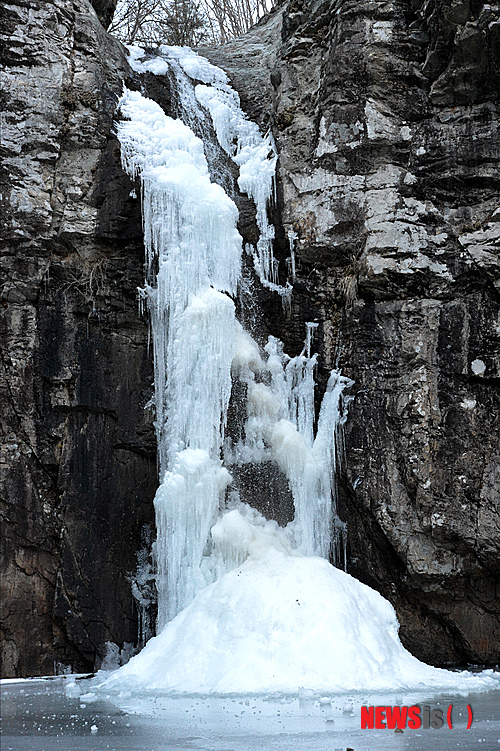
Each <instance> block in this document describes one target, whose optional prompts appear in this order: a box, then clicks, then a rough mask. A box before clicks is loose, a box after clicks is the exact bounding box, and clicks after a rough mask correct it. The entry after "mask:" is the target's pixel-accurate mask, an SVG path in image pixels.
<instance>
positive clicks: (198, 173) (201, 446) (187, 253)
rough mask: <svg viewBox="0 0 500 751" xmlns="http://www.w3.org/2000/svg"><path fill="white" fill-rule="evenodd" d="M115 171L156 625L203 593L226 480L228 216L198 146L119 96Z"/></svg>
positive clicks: (232, 325)
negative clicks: (148, 365) (132, 216)
mask: <svg viewBox="0 0 500 751" xmlns="http://www.w3.org/2000/svg"><path fill="white" fill-rule="evenodd" d="M120 106H121V113H122V116H123V117H124V118H126V119H125V120H123V121H121V122H120V123H119V125H118V137H119V139H120V143H121V148H122V161H123V165H124V167H125V169H126V170H127V171H128V173H129V174H130V175H132V176H134V177H135V176H137V175H139V176H140V178H141V183H142V205H143V222H144V242H145V246H146V266H147V277H146V287H145V292H144V295H145V297H146V301H147V305H148V308H149V313H150V320H151V330H152V340H153V350H154V367H155V402H156V433H157V440H158V452H159V463H160V481H161V485H160V487H159V489H158V491H157V494H156V498H155V509H156V523H157V542H156V558H157V588H158V608H159V614H158V626H159V628H160V629H161V628H162V627H163V625H164V624H165V623H166V622H167V621H169V620H170V619H171V618H172V617H173V616H175V615H176V613H177V612H178V611H179V610H181V609H182V608H183V607H184V606H185V605H186V604H187V603H188V602H189V601H190V600H191V599H192V597H193V596H194V595H195V594H196V591H197V590H198V589H199V588H200V587H201V586H203V585H204V582H203V581H202V580H201V578H200V577H201V574H200V569H199V567H200V563H201V559H202V556H203V549H204V546H205V544H206V541H207V539H208V537H209V534H210V528H211V526H212V525H213V523H214V522H215V520H216V516H217V511H218V507H219V502H220V499H221V497H223V493H224V490H225V488H226V485H227V483H228V482H229V480H230V475H229V473H228V472H227V470H226V469H224V468H223V467H222V464H221V460H220V450H221V444H222V436H223V426H224V422H225V419H226V411H227V405H228V401H229V396H230V393H231V361H232V359H233V355H234V349H235V337H236V320H235V313H234V304H233V302H232V300H231V298H230V297H229V296H228V294H226V293H229V294H231V295H234V294H235V293H236V286H237V281H238V278H239V274H240V260H241V238H240V236H239V233H238V232H237V229H236V222H237V209H236V206H235V205H234V203H233V202H232V201H231V200H230V198H229V197H228V196H227V195H226V193H225V192H224V190H223V189H222V188H221V187H219V186H218V185H215V184H212V183H211V182H210V179H209V175H208V168H207V163H206V160H205V155H204V151H203V144H202V142H201V141H200V140H199V139H198V138H196V136H195V135H194V134H193V132H192V131H191V130H190V129H189V128H188V127H186V126H185V125H184V124H183V123H181V122H180V121H176V120H173V119H172V118H170V117H167V116H166V115H165V114H164V112H163V110H162V109H161V107H159V105H157V104H156V103H155V102H153V101H151V100H149V99H146V98H145V97H143V96H141V94H139V93H138V92H131V91H127V90H125V93H124V95H123V97H122V100H121V105H120Z"/></svg>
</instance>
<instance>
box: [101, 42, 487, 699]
mask: <svg viewBox="0 0 500 751" xmlns="http://www.w3.org/2000/svg"><path fill="white" fill-rule="evenodd" d="M130 63H131V65H132V67H133V68H134V69H135V70H136V71H137V72H145V71H149V72H151V73H155V74H158V75H163V74H165V73H167V72H168V71H171V70H172V69H173V68H176V69H177V71H179V70H182V75H183V76H184V77H185V76H188V77H189V78H191V79H192V80H193V82H194V84H195V85H196V87H195V95H193V93H192V92H193V87H192V86H191V84H187V83H186V80H184V79H182V80H181V78H180V77H179V76H178V80H179V90H180V93H181V95H182V96H184V97H186V99H187V100H189V101H186V102H185V110H186V112H189V111H191V112H193V113H194V112H195V110H196V108H199V106H200V105H202V106H203V107H204V108H205V109H206V110H208V111H209V113H210V115H211V118H212V120H213V124H214V128H215V131H216V133H217V138H218V140H219V143H220V145H221V146H222V148H223V149H224V150H225V151H226V152H227V153H228V154H229V155H230V156H231V158H233V159H234V161H235V162H236V163H237V164H238V165H239V168H240V177H239V186H240V188H241V190H244V191H246V192H247V193H248V194H249V195H250V196H252V197H253V198H254V200H255V203H256V208H257V223H258V226H259V229H260V233H261V236H260V239H259V242H258V245H257V249H256V251H255V254H254V265H255V269H256V271H257V273H258V275H259V277H260V279H261V281H262V283H263V284H265V285H266V286H268V287H270V288H271V289H274V290H275V291H277V292H278V293H279V294H281V296H282V297H283V299H287V295H289V293H290V291H291V287H290V285H287V286H286V287H280V285H279V284H278V283H277V279H278V277H277V266H276V263H275V259H274V257H273V254H272V240H273V228H272V226H271V225H270V223H269V221H268V218H267V208H268V202H269V199H270V196H271V193H272V190H273V183H274V170H275V163H276V154H275V150H274V146H273V144H272V139H271V138H270V136H268V137H262V136H261V134H260V133H259V131H258V128H257V126H256V125H254V124H253V123H250V121H248V120H247V118H246V117H245V116H244V115H243V113H242V112H241V109H240V107H239V101H238V97H237V95H236V93H235V92H233V91H232V90H231V89H230V87H229V86H228V82H227V77H226V75H225V74H224V73H223V72H222V71H220V70H219V69H218V68H215V67H214V66H213V65H211V64H210V63H209V62H208V61H206V60H204V59H203V58H201V57H199V56H198V55H196V54H195V53H194V52H192V51H191V50H188V49H185V48H161V55H160V57H156V58H152V59H151V58H150V59H147V58H146V56H145V53H144V52H143V51H142V50H139V49H138V48H131V49H130ZM200 81H201V83H199V82H200ZM189 86H191V90H190V91H191V93H190V92H189ZM189 97H191V99H189ZM195 97H196V98H195ZM119 109H120V114H121V118H122V119H121V120H120V121H119V122H118V125H117V135H118V138H119V141H120V144H121V151H122V163H123V166H124V168H125V170H126V171H127V172H128V174H129V175H130V176H131V177H133V178H137V177H139V178H140V181H141V188H142V211H143V223H144V242H145V248H146V280H145V286H144V288H143V289H142V290H141V296H142V300H143V303H144V305H145V306H146V307H147V309H148V312H149V318H150V324H151V332H152V342H153V353H154V376H155V407H156V421H155V428H156V435H157V441H158V456H159V471H160V486H159V488H158V491H157V493H156V497H155V511H156V523H157V540H156V543H155V545H156V550H155V555H156V564H157V575H156V584H157V590H158V610H159V614H158V634H159V635H158V636H157V637H154V638H152V639H151V640H150V641H149V642H148V643H147V645H146V646H145V648H144V649H143V650H142V652H141V653H140V654H139V655H137V656H136V657H134V658H133V659H132V660H130V662H129V663H128V664H127V665H125V666H123V667H122V668H120V669H119V670H118V671H116V672H115V673H113V674H112V675H111V676H110V677H109V678H107V679H106V680H105V684H104V685H105V687H106V691H108V690H113V688H117V689H118V690H120V689H121V687H122V686H124V685H127V686H129V687H132V688H138V689H139V690H142V689H143V688H153V689H161V690H168V691H172V692H181V693H182V692H221V693H231V692H235V691H236V692H243V693H247V692H253V693H256V692H264V693H265V692H268V691H282V692H286V693H296V692H297V690H298V688H299V686H305V687H306V688H314V689H318V690H321V691H326V690H329V691H343V690H357V689H383V688H389V689H394V688H400V687H410V686H416V685H419V684H420V683H422V682H425V683H426V684H427V685H428V686H433V687H442V688H455V687H462V686H466V687H469V688H478V689H480V688H485V687H486V688H489V687H494V686H497V685H498V682H495V681H494V679H493V678H492V677H491V676H488V677H485V678H482V677H478V678H474V677H471V676H470V675H468V674H463V675H457V674H454V673H450V672H448V671H444V670H437V669H434V668H430V667H429V666H427V665H424V664H423V663H420V662H419V661H418V660H416V659H415V658H414V657H412V656H411V655H410V654H409V653H408V652H407V651H406V650H405V649H404V648H403V647H402V645H401V643H400V641H399V638H398V635H397V632H398V623H397V619H396V615H395V612H394V609H393V608H392V606H391V605H390V604H389V603H388V602H387V601H386V600H384V598H383V597H381V595H379V594H378V593H377V592H375V591H374V590H372V589H370V588H369V587H367V586H365V585H363V584H361V583H359V582H357V581H356V580H355V579H353V578H352V577H350V576H349V575H348V574H346V573H344V572H343V571H341V570H339V569H336V568H334V567H333V566H331V565H330V563H329V562H328V561H327V560H325V558H328V556H329V554H330V553H331V552H332V551H331V540H332V538H333V539H335V530H336V529H337V531H338V529H339V523H338V520H337V518H336V514H335V474H336V461H337V457H338V455H339V449H340V445H339V444H340V442H341V428H342V424H343V421H344V420H345V400H344V399H343V392H344V391H345V389H346V388H347V387H349V386H350V385H351V382H350V381H349V380H348V379H347V378H345V377H343V376H342V375H341V374H340V372H338V371H333V372H332V373H331V375H330V379H329V381H328V386H327V389H326V393H325V395H324V398H323V402H322V405H321V409H320V413H319V417H318V421H317V425H316V423H315V409H314V388H315V384H314V368H315V365H316V355H314V354H311V344H312V340H313V335H314V331H315V329H316V326H317V324H315V323H308V324H307V325H306V340H305V343H304V349H303V351H302V352H301V354H300V355H298V356H297V357H292V358H291V357H288V356H287V355H286V354H285V353H284V352H283V346H282V344H281V342H279V341H278V340H277V339H275V338H273V337H270V338H269V340H268V342H267V345H266V347H265V348H264V351H262V350H260V349H259V347H258V346H257V344H256V342H255V341H254V340H253V339H252V337H251V336H250V334H249V333H248V332H247V331H245V330H244V328H243V327H242V326H241V324H240V323H239V322H238V321H237V320H236V316H235V306H234V303H233V299H232V298H233V297H234V296H235V295H236V293H237V287H238V281H239V279H240V267H241V254H242V240H241V237H240V235H239V233H238V231H237V229H236V222H237V218H238V216H237V214H238V212H237V208H236V206H235V204H234V203H233V201H232V200H231V199H230V198H229V197H228V195H227V194H226V193H225V191H224V190H223V189H222V188H221V187H220V186H219V185H217V184H215V183H212V182H211V180H210V177H209V171H208V165H207V160H206V157H205V153H204V144H203V143H202V141H201V140H200V139H199V138H197V137H196V136H195V135H194V133H193V131H192V130H191V129H190V128H189V127H188V126H187V125H186V124H184V123H183V122H181V121H180V120H174V119H172V118H171V117H168V116H167V115H166V114H165V113H164V112H163V110H162V108H161V107H160V106H159V105H158V104H156V103H155V102H153V101H152V100H150V99H148V98H146V97H144V96H143V95H142V94H140V93H139V92H134V91H129V90H127V89H124V93H123V96H122V98H121V101H120V104H119ZM295 239H296V237H295V235H294V234H293V232H291V233H290V234H289V241H290V248H291V253H292V256H291V263H290V265H291V270H292V274H293V275H295V255H294V241H295ZM235 381H239V382H240V384H241V385H242V386H244V389H243V390H244V391H245V393H246V399H245V404H244V425H243V431H242V433H241V435H240V437H239V438H238V439H236V437H233V438H231V437H230V436H227V435H225V424H226V418H227V411H228V405H229V400H230V397H231V390H232V384H233V383H234V382H235ZM222 456H223V457H224V463H223V461H222V458H221V457H222ZM262 461H266V462H267V461H271V462H274V464H275V465H277V467H279V469H280V470H281V471H282V472H283V473H284V474H285V476H286V478H287V480H288V485H289V488H290V490H291V493H292V495H293V501H294V506H295V519H294V521H293V522H292V523H291V524H289V525H288V527H287V528H284V529H283V528H280V527H278V525H277V523H276V522H274V521H267V520H266V519H265V518H264V517H263V516H261V515H260V514H259V513H258V512H257V511H256V510H255V509H252V508H251V507H250V506H248V505H246V504H244V503H242V502H241V501H239V500H238V498H237V497H233V498H232V499H229V500H228V498H227V497H226V496H227V493H226V491H227V488H228V486H229V484H230V483H231V474H230V472H229V471H228V469H227V467H232V466H235V465H237V464H238V463H248V462H250V463H258V462H262Z"/></svg>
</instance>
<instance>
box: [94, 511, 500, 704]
mask: <svg viewBox="0 0 500 751" xmlns="http://www.w3.org/2000/svg"><path fill="white" fill-rule="evenodd" d="M224 527H225V529H224ZM250 527H251V525H249V524H248V523H247V522H245V520H244V519H243V518H242V517H241V516H240V514H239V512H238V511H236V510H234V511H232V512H230V514H228V515H226V517H224V519H223V520H222V521H220V522H219V523H218V529H217V528H216V530H214V533H215V536H216V537H217V538H218V539H219V542H220V538H225V539H226V540H229V541H231V544H234V541H235V540H237V539H238V536H239V539H240V540H241V542H242V545H243V547H246V551H247V553H248V554H249V555H248V558H247V559H246V560H245V562H244V563H242V564H241V565H240V566H238V567H237V568H235V569H233V570H232V571H229V572H228V573H227V574H225V575H224V576H222V577H221V578H220V579H219V580H218V581H216V582H215V583H214V584H211V585H210V586H209V587H207V588H206V589H205V590H203V591H202V592H200V593H199V594H198V595H197V597H196V598H195V599H194V600H193V602H192V603H191V604H190V605H189V606H188V607H187V608H186V609H185V610H183V611H182V612H181V613H179V615H178V616H177V617H176V618H175V619H174V620H173V621H172V622H171V623H169V624H168V625H167V626H166V627H165V629H164V630H163V632H162V633H161V634H160V635H159V636H157V637H155V638H153V639H151V640H150V641H149V642H148V644H147V645H146V647H145V648H144V650H143V651H142V652H141V653H140V654H139V655H137V656H136V657H133V658H132V660H131V661H130V662H129V663H128V664H127V665H125V666H124V667H123V668H121V669H120V671H118V672H117V673H115V674H113V675H112V676H111V677H110V678H109V679H108V680H106V681H105V682H104V684H102V685H103V686H104V687H105V688H106V690H109V689H113V688H116V689H119V690H123V689H132V690H134V689H139V690H141V689H154V690H162V691H167V692H173V693H220V694H228V693H238V694H245V693H258V694H265V693H270V692H282V693H289V694H296V693H297V692H298V690H299V688H301V687H302V688H306V689H313V690H315V691H321V692H328V693H332V692H335V693H339V692H346V691H349V692H351V691H358V690H370V691H371V690H384V691H386V690H395V689H396V690H397V689H406V688H410V689H418V688H425V689H427V690H429V689H440V690H442V689H454V690H481V689H483V690H484V689H491V688H498V687H500V681H499V680H495V679H494V678H493V677H492V676H491V675H488V676H484V675H483V676H473V675H471V674H469V673H465V672H464V673H453V672H450V671H447V670H441V669H438V668H432V667H429V666H428V665H425V664H423V663H421V662H419V660H417V659H416V658H415V657H413V656H412V655H411V654H410V653H409V652H408V651H407V650H406V649H404V648H403V646H402V645H401V643H400V641H399V639H398V622H397V619H396V615H395V612H394V609H393V607H392V606H391V605H390V603H389V602H387V600H385V599H384V598H383V597H382V596H381V595H380V594H378V593H377V592H375V591H374V590H373V589H371V588H370V587H367V586H366V585H364V584H361V583H360V582H358V581H357V580H356V579H354V578H353V577H352V576H349V575H348V574H346V573H344V572H343V571H340V570H339V569H336V568H334V567H333V566H331V565H330V564H329V563H328V561H326V560H324V559H322V558H317V557H305V556H299V555H296V554H295V555H293V554H290V552H287V550H286V542H285V541H283V540H281V543H280V545H279V546H277V545H276V544H275V542H274V540H273V539H272V538H273V535H272V534H268V533H269V530H267V531H266V530H265V529H261V530H260V531H259V530H258V529H256V530H254V532H255V534H254V535H252V530H251V529H250ZM266 534H267V539H266Z"/></svg>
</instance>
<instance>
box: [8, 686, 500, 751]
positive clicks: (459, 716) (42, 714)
mask: <svg viewBox="0 0 500 751" xmlns="http://www.w3.org/2000/svg"><path fill="white" fill-rule="evenodd" d="M71 682H72V681H71V679H68V678H56V679H46V680H28V681H19V682H15V683H12V682H5V681H3V682H2V686H1V688H2V720H3V729H2V751H107V750H109V751H171V750H172V751H174V750H177V749H200V751H254V749H255V751H257V750H258V751H260V750H261V749H266V751H278V750H279V751H285V750H286V751H345V749H348V748H349V749H353V750H354V751H382V750H383V751H393V749H394V750H397V751H399V750H401V751H403V750H404V751H406V749H409V750H410V751H451V750H452V749H453V750H455V749H458V750H459V751H466V750H468V749H479V750H481V749H484V751H486V750H487V751H494V750H495V749H497V748H498V749H500V691H490V692H485V693H481V694H469V695H468V696H464V695H461V696H459V695H451V694H446V695H445V694H441V695H439V696H431V695H424V694H420V695H417V694H416V693H412V694H406V695H405V694H402V693H399V694H384V695H381V694H379V695H373V694H371V695H368V694H366V695H364V694H363V695H362V694H358V695H353V696H351V697H347V698H346V696H345V695H344V696H343V697H335V696H330V697H328V698H329V699H330V700H331V703H330V704H326V703H323V704H321V703H320V701H319V700H318V699H315V698H305V699H301V700H299V699H298V698H281V699H280V697H279V696H274V697H267V698H263V697H260V698H255V697H254V698H252V697H248V696H247V697H231V698H217V697H208V698H207V697H192V698H172V697H167V696H162V695H161V694H158V693H156V694H153V693H151V694H150V695H148V694H146V693H142V694H141V695H140V696H139V697H137V696H133V695H131V694H130V693H129V694H126V695H122V696H121V697H119V698H117V699H116V698H115V699H114V701H115V702H117V703H115V704H114V703H111V701H109V700H107V699H106V698H97V695H96V694H95V693H94V692H93V690H92V683H91V681H90V680H88V679H87V680H81V681H78V682H77V684H76V685H77V687H76V688H73V689H71V688H70V684H71ZM73 685H74V684H73ZM78 692H79V695H75V694H77V693H78ZM68 694H69V695H68ZM321 698H322V701H323V702H324V701H325V699H324V698H323V697H321ZM396 703H402V704H403V705H411V704H415V703H418V704H428V705H430V706H431V707H433V708H437V707H442V708H444V710H445V711H444V714H445V715H446V710H447V708H448V706H449V704H453V729H452V730H449V729H448V728H447V727H446V726H445V727H443V728H442V729H440V730H432V729H429V730H424V729H420V730H409V729H406V730H405V731H404V732H403V733H395V732H394V731H389V730H378V731H377V730H361V729H360V706H361V705H362V704H366V705H375V706H376V705H393V704H396ZM467 704H470V705H471V707H472V709H473V712H474V721H473V724H472V728H471V729H470V730H467V729H466V718H467V712H466V706H467Z"/></svg>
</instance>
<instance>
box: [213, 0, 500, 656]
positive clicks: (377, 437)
mask: <svg viewBox="0 0 500 751" xmlns="http://www.w3.org/2000/svg"><path fill="white" fill-rule="evenodd" d="M499 40H500V13H499V9H498V7H497V6H495V7H492V6H490V5H482V4H481V3H476V4H474V3H470V2H463V3H461V2H459V3H456V4H453V5H452V6H450V5H449V4H447V3H444V2H442V1H441V0H434V2H431V3H420V2H418V1H417V2H413V3H410V2H408V1H407V0H398V1H397V2H393V3H389V4H388V3H385V2H384V3H378V2H376V3H373V2H364V1H361V2H360V1H359V0H352V1H351V2H347V3H338V2H336V1H335V0H334V1H333V2H321V1H319V0H318V1H316V2H314V3H312V4H311V3H303V2H302V0H291V2H290V3H289V4H288V5H285V6H282V7H281V8H280V9H278V10H277V11H275V13H274V14H273V15H272V16H271V17H270V18H269V19H267V20H266V21H264V22H263V23H262V24H261V26H260V27H257V28H256V29H254V30H252V31H251V32H250V33H249V35H247V37H244V38H242V39H240V40H235V41H234V42H232V43H230V44H228V45H226V46H225V47H224V48H223V49H222V50H207V51H206V54H207V56H208V57H209V58H210V59H211V60H212V61H213V62H215V63H216V64H220V65H221V66H222V67H224V68H225V69H226V70H227V71H228V72H229V74H230V77H231V80H232V82H233V85H235V87H236V88H237V89H238V90H239V91H240V95H241V99H242V102H243V104H244V106H246V107H247V108H248V111H249V112H250V113H251V115H252V116H254V117H257V118H259V121H260V122H261V124H262V125H263V127H268V126H271V127H272V128H273V133H274V135H275V139H276V144H277V148H278V152H279V186H278V193H279V205H278V207H277V211H278V213H279V216H280V220H281V223H282V231H281V233H278V239H279V238H281V241H279V242H278V244H277V253H278V254H281V256H282V257H283V258H284V257H285V256H286V254H287V252H288V249H287V244H286V240H284V237H285V234H286V231H288V230H290V229H291V230H293V231H295V233H296V234H297V235H298V238H297V240H296V253H297V258H298V262H297V263H298V271H297V280H296V284H295V286H294V297H293V304H292V315H291V317H290V319H288V320H287V319H286V318H285V317H284V316H282V315H281V314H280V313H279V312H277V311H276V316H275V326H276V332H277V333H278V335H281V337H282V338H283V339H284V340H285V342H286V345H287V348H288V351H290V352H291V353H295V352H296V351H297V348H298V347H299V346H300V344H299V342H300V336H301V334H302V331H303V329H302V323H299V322H302V321H304V320H316V321H318V322H319V323H320V328H319V332H320V336H321V344H320V348H321V354H322V368H323V370H322V372H320V376H321V377H322V379H323V382H324V377H325V372H326V370H327V369H329V368H330V367H331V366H332V365H333V364H334V363H335V362H337V361H338V363H339V364H340V366H341V367H342V369H343V371H344V373H346V374H347V375H349V376H350V377H352V378H353V379H354V380H355V381H356V385H355V387H354V389H353V394H354V396H355V399H354V402H353V403H352V405H351V411H350V417H349V420H348V422H347V426H346V456H345V461H344V472H343V477H342V483H341V484H342V487H341V499H340V514H341V516H342V518H344V519H346V520H347V521H348V523H349V542H348V558H349V560H348V570H349V571H350V572H351V573H353V574H354V575H355V576H357V577H358V578H360V579H361V580H362V581H365V582H367V583H368V584H370V585H371V586H374V587H375V588H377V589H379V590H380V591H381V592H382V593H383V594H384V595H385V596H386V597H388V598H389V599H390V600H391V601H392V602H393V603H394V605H395V607H396V609H397V612H398V616H399V619H400V622H401V636H402V639H403V641H404V643H405V644H406V645H407V646H408V647H409V648H410V649H411V651H412V652H413V653H414V654H416V655H417V656H419V657H421V658H423V659H425V660H427V661H429V662H431V663H434V664H450V663H454V664H460V663H462V664H463V663H466V662H472V663H483V664H484V663H488V664H494V663H495V662H497V661H498V645H499V644H500V600H499V590H498V587H499V574H500V526H499V525H500V453H499V450H498V447H499V445H500V440H499V438H500V436H499V425H500V423H499V420H498V415H499V414H500V399H499V391H498V388H499V385H500V372H499V369H500V345H499V341H500V328H499V323H500V306H499V294H500V209H499V208H498V206H499V198H498V197H499V194H500V183H499V177H498V174H499V173H498V165H499V161H500V134H499V124H498V123H499V102H498V97H499V94H500V54H499ZM247 49H250V50H251V51H252V54H251V55H247V54H246V52H247ZM248 68H249V71H248V70H246V69H248ZM283 230H284V231H283ZM273 333H274V332H273Z"/></svg>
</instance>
